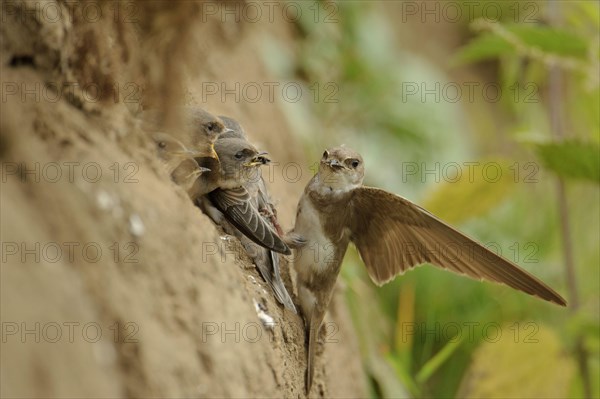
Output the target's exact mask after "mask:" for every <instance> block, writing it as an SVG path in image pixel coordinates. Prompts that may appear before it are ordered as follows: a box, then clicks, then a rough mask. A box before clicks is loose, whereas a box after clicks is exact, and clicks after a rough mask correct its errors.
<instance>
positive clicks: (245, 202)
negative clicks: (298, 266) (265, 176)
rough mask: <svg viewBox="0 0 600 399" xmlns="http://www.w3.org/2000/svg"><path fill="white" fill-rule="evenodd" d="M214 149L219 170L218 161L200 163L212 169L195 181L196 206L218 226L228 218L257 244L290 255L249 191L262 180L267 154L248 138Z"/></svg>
mask: <svg viewBox="0 0 600 399" xmlns="http://www.w3.org/2000/svg"><path fill="white" fill-rule="evenodd" d="M215 150H216V152H217V155H218V158H219V161H218V166H217V167H215V163H214V162H215V160H208V161H209V163H202V162H200V166H203V167H206V168H209V169H212V170H211V172H209V173H207V174H205V175H202V177H201V178H200V179H197V180H196V182H195V188H194V189H195V190H196V192H197V193H198V194H200V195H199V196H198V200H197V201H196V203H197V204H198V205H199V206H200V208H201V209H202V210H203V211H204V212H205V213H206V214H208V215H209V216H210V217H211V218H212V219H213V221H215V222H216V223H218V224H220V223H221V220H222V217H223V216H222V215H225V217H226V219H227V220H228V221H229V222H230V223H231V224H233V225H234V226H235V227H236V228H237V229H238V230H239V231H241V232H242V233H243V234H244V235H245V236H246V237H248V238H249V239H251V240H252V241H254V242H255V243H257V244H259V245H261V246H263V247H265V248H268V249H270V250H273V251H275V252H280V253H283V254H290V253H291V251H290V249H289V247H288V246H287V245H286V243H285V242H284V241H283V239H282V238H281V237H280V236H279V234H278V233H277V231H276V230H275V229H274V228H273V227H271V225H270V223H269V222H267V221H266V220H265V218H264V217H263V216H262V215H261V214H260V212H259V210H258V209H257V208H256V206H255V204H254V202H253V200H252V198H251V195H250V193H249V192H248V190H247V189H246V187H247V186H248V187H252V183H253V182H257V181H258V179H259V178H260V170H259V168H260V166H262V165H265V164H267V163H268V162H270V160H269V158H268V157H267V156H266V153H265V152H259V151H258V150H257V149H256V147H254V146H253V145H252V144H250V143H249V142H248V141H246V140H245V139H240V138H235V137H231V138H224V139H219V140H217V141H216V142H215ZM197 160H200V159H198V158H197ZM207 200H208V201H207ZM217 210H218V211H219V212H216V211H217Z"/></svg>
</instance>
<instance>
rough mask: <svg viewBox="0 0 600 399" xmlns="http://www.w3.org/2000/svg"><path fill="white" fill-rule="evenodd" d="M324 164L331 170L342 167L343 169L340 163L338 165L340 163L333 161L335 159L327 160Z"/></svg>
mask: <svg viewBox="0 0 600 399" xmlns="http://www.w3.org/2000/svg"><path fill="white" fill-rule="evenodd" d="M325 163H326V164H327V165H329V167H330V168H331V169H335V168H343V167H344V165H342V163H340V161H338V160H337V159H335V158H333V159H330V160H328V161H325Z"/></svg>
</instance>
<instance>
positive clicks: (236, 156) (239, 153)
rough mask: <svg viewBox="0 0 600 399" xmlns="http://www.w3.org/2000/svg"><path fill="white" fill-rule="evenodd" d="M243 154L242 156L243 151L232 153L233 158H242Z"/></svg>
mask: <svg viewBox="0 0 600 399" xmlns="http://www.w3.org/2000/svg"><path fill="white" fill-rule="evenodd" d="M243 156H244V152H243V151H238V152H236V153H235V155H234V157H235V159H242V157H243Z"/></svg>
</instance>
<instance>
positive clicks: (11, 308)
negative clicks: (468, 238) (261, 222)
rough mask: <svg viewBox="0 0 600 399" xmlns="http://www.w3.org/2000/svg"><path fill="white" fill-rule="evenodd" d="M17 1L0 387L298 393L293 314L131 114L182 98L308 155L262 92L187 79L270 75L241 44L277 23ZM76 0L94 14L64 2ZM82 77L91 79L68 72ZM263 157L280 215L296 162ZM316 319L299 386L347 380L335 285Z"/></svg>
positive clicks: (300, 344)
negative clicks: (313, 344) (243, 94)
mask: <svg viewBox="0 0 600 399" xmlns="http://www.w3.org/2000/svg"><path fill="white" fill-rule="evenodd" d="M34 3H35V4H38V6H39V4H40V3H39V2H29V3H27V4H26V5H24V4H22V3H19V2H14V3H11V7H14V8H11V9H10V10H9V11H10V12H6V13H5V14H4V15H3V23H2V27H1V28H0V34H1V39H2V44H1V47H2V53H1V56H0V62H1V68H2V70H1V79H2V87H3V90H2V93H3V96H4V98H3V99H2V108H1V113H0V117H1V119H0V133H1V141H0V157H1V161H2V186H1V204H0V205H1V219H2V223H1V240H0V241H1V243H2V267H1V269H0V278H1V286H0V288H1V298H0V299H1V307H0V311H1V314H0V317H1V321H2V343H1V355H0V362H1V370H0V393H1V395H2V397H22V398H31V397H45V398H50V397H61V398H66V397H103V398H113V397H115V398H116V397H304V396H305V394H304V373H305V345H304V331H303V326H302V320H301V318H300V317H299V316H297V315H295V314H293V313H291V312H289V311H285V310H284V309H283V308H282V307H281V306H280V305H279V304H278V303H277V302H276V300H275V298H274V297H273V295H272V293H271V292H270V291H269V289H268V287H267V286H266V284H265V283H264V282H263V280H262V279H261V277H260V276H259V274H258V273H257V271H256V270H255V268H254V266H253V265H252V263H251V261H250V260H249V259H248V258H247V257H246V256H245V255H244V254H243V253H240V251H239V244H238V243H237V242H236V240H235V239H234V238H232V237H226V236H224V234H223V233H222V232H221V231H220V230H219V229H218V228H217V227H215V226H214V225H213V224H212V222H211V221H210V220H209V219H208V218H207V217H206V216H204V215H203V214H202V213H201V212H200V211H199V210H198V209H197V208H195V207H194V206H193V204H192V203H191V202H190V201H189V199H188V198H187V197H186V194H185V193H184V192H183V191H182V190H181V189H179V188H178V187H176V186H175V185H174V184H173V183H171V181H170V180H169V178H168V176H167V175H166V174H165V172H164V171H163V170H162V168H161V165H160V164H159V162H158V161H157V160H156V159H155V158H156V157H155V154H154V152H153V149H152V147H151V144H150V141H149V139H148V135H147V133H146V132H144V131H143V130H142V129H141V123H140V122H139V121H138V120H137V118H136V117H135V113H136V112H137V111H139V109H140V107H141V104H142V103H143V104H144V105H150V106H153V107H161V108H163V109H164V110H165V115H167V116H168V117H170V118H171V119H173V120H176V116H170V115H171V114H173V112H171V107H170V106H171V105H174V104H177V103H187V104H196V105H200V106H202V107H205V108H207V109H209V110H210V111H212V112H215V113H218V114H226V115H231V116H234V117H236V118H237V119H239V120H240V121H241V122H242V124H243V125H244V127H245V128H246V130H247V131H248V132H249V134H250V137H251V138H252V139H253V140H254V141H255V142H257V143H258V144H259V145H260V147H262V148H264V149H266V150H268V151H269V152H270V154H271V155H272V157H273V159H274V160H279V161H280V162H281V163H282V164H283V163H285V162H296V163H298V164H299V165H304V166H306V165H308V164H307V162H306V158H305V154H303V152H302V146H301V145H300V143H298V142H297V141H296V139H295V138H294V137H293V136H292V135H291V134H290V132H289V126H288V125H287V122H286V119H285V117H284V115H283V113H282V111H281V109H280V107H279V106H278V104H277V101H275V102H270V101H259V102H256V103H247V102H244V101H219V100H218V99H216V100H215V99H211V100H209V101H203V95H202V94H203V93H202V87H203V86H202V82H236V81H239V82H250V81H251V82H272V81H276V78H275V77H273V76H271V74H270V73H269V71H268V70H267V69H266V68H265V66H264V65H263V63H262V61H261V57H259V56H257V52H259V51H260V44H261V40H263V38H264V37H265V35H271V36H276V37H278V38H279V40H283V41H288V42H289V44H290V47H293V34H294V30H293V27H291V26H289V24H283V23H273V24H263V23H257V24H249V23H246V24H241V25H238V24H236V23H234V22H233V21H228V22H226V23H222V21H221V20H220V18H219V17H218V15H217V16H210V17H208V18H207V17H206V15H205V14H203V13H202V7H200V3H199V2H191V1H189V2H188V1H186V2H183V1H182V2H172V3H170V4H165V3H162V2H131V3H130V4H133V5H134V6H135V9H134V10H135V12H136V13H137V14H136V15H135V17H136V18H135V21H133V20H132V21H133V22H132V21H129V20H126V18H124V17H123V18H121V17H120V18H115V17H114V12H115V9H114V3H113V2H99V3H98V2H95V3H92V2H87V3H72V2H58V3H54V2H48V3H47V4H53V5H55V6H56V7H58V8H59V9H61V10H63V12H68V13H69V14H70V15H73V16H75V18H61V19H59V20H58V21H56V20H54V19H53V20H50V19H49V18H48V15H46V16H44V14H43V13H40V12H36V11H35V7H36V5H35V4H34ZM85 4H94V5H95V6H97V7H99V9H100V10H101V15H100V17H99V18H98V20H97V21H94V22H93V23H92V22H90V21H89V20H85V18H77V17H76V16H77V15H79V13H80V12H81V11H82V9H83V7H85ZM111 7H113V8H111ZM32 10H33V11H32ZM25 11H29V12H25ZM125 12H128V11H127V10H125ZM4 18H6V19H4ZM92 84H93V87H96V88H99V89H98V91H97V96H96V95H94V96H92V95H91V94H90V93H86V92H85V91H82V90H79V89H77V88H83V87H86V85H87V87H91V86H90V85H92ZM60 88H63V89H62V90H61V89H60ZM71 89H74V90H71ZM126 99H129V100H132V101H126ZM173 115H174V114H173ZM307 170H308V169H307V167H305V168H304V171H305V172H306V171H307ZM275 172H276V173H274V178H273V179H270V180H269V183H268V185H269V188H270V190H271V192H272V195H273V197H274V199H275V200H276V201H277V204H278V208H279V214H280V216H281V220H282V224H283V225H284V227H287V228H289V227H290V226H291V223H292V222H293V216H294V212H295V206H296V203H297V200H298V197H299V195H300V193H301V191H302V189H303V187H304V184H305V183H306V181H307V180H308V179H309V177H310V176H309V174H308V173H304V175H303V176H302V178H301V179H300V181H298V182H297V183H293V184H292V183H290V182H287V181H285V179H283V176H282V174H281V173H277V172H278V171H277V169H275ZM283 267H284V273H285V278H286V281H287V282H288V284H289V285H290V286H291V284H292V281H293V275H292V276H290V273H288V269H289V265H288V263H287V262H284V264H283ZM292 274H293V273H292ZM257 307H258V308H260V309H261V311H260V312H257ZM259 313H260V315H262V319H263V320H265V319H268V317H270V318H272V324H271V325H265V324H264V323H263V321H261V318H259ZM265 315H267V316H268V317H266V318H265ZM328 320H329V321H330V322H332V323H334V324H331V325H332V326H335V328H334V329H333V330H330V332H331V333H330V334H329V335H328V336H327V337H325V338H327V339H326V341H327V342H326V343H324V344H323V345H321V347H320V349H319V351H320V352H321V355H320V356H319V360H318V362H317V369H316V380H315V384H314V387H313V390H312V392H311V396H322V397H359V396H360V397H364V396H365V395H366V391H365V383H364V380H363V379H364V377H363V374H362V371H361V366H360V360H359V357H358V347H357V341H356V337H355V333H354V330H353V327H352V324H351V321H350V317H349V314H348V311H347V308H346V304H345V302H344V300H343V289H341V288H340V289H339V290H338V293H337V294H336V298H335V301H334V303H333V309H332V312H331V314H330V317H329V319H328Z"/></svg>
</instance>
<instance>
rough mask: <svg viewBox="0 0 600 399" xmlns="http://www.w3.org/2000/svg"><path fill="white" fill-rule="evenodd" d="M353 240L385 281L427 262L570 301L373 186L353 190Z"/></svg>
mask: <svg viewBox="0 0 600 399" xmlns="http://www.w3.org/2000/svg"><path fill="white" fill-rule="evenodd" d="M350 206H351V209H350V210H351V212H350V214H351V215H352V216H351V220H350V229H351V231H352V236H351V239H352V241H353V242H354V244H355V245H356V247H357V248H358V250H359V252H360V255H361V257H362V259H363V261H364V262H365V265H366V266H367V269H368V271H369V275H370V276H371V279H372V280H373V281H374V282H375V283H377V284H379V285H382V284H384V283H386V282H388V281H390V280H391V279H392V278H394V277H395V276H396V275H398V274H402V273H403V272H404V271H406V270H408V269H411V268H413V267H415V266H418V265H420V264H423V263H431V264H433V265H435V266H438V267H441V268H444V269H447V270H451V271H453V272H455V273H458V274H464V275H467V276H469V277H471V278H474V279H478V280H488V281H494V282H498V283H503V284H506V285H508V286H510V287H512V288H515V289H517V290H520V291H523V292H526V293H528V294H530V295H534V296H537V297H540V298H542V299H545V300H547V301H550V302H554V303H556V304H559V305H562V306H565V305H566V302H565V300H564V299H563V298H562V297H561V296H560V295H558V294H557V293H556V292H555V291H554V290H552V289H551V288H550V287H548V286H547V285H546V284H544V283H542V282H541V281H540V280H538V279H537V278H536V277H534V276H532V275H531V274H529V273H527V272H526V271H525V270H523V269H521V268H520V267H518V266H517V265H515V264H514V263H512V262H510V261H508V260H506V259H504V258H502V257H500V256H498V255H496V254H495V253H493V252H492V251H490V250H488V249H486V248H485V247H484V246H482V245H481V244H479V243H477V242H476V241H474V240H472V239H470V238H469V237H467V236H465V235H464V234H462V233H460V232H459V231H457V230H455V229H453V228H452V227H450V226H448V225H447V224H445V223H444V222H442V221H441V220H439V219H438V218H436V217H435V216H434V215H432V214H431V213H429V212H427V211H426V210H424V209H423V208H420V207H419V206H417V205H415V204H413V203H412V202H410V201H408V200H407V199H404V198H402V197H400V196H397V195H394V194H391V193H388V192H386V191H383V190H379V189H376V188H371V187H361V188H358V189H356V190H354V192H353V197H352V200H351V203H350Z"/></svg>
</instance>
